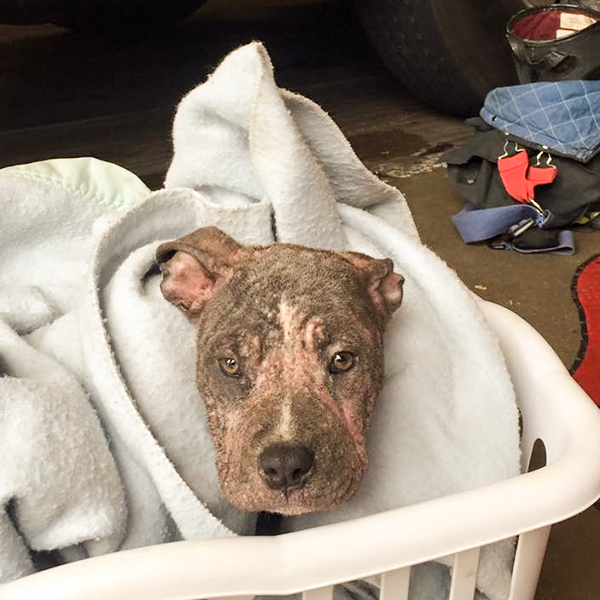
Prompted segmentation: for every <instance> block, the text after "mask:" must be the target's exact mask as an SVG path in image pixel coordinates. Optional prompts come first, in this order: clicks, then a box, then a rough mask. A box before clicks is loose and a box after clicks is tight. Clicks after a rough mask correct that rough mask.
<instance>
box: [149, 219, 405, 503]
mask: <svg viewBox="0 0 600 600" xmlns="http://www.w3.org/2000/svg"><path fill="white" fill-rule="evenodd" d="M157 258H158V262H159V265H160V268H161V271H162V273H163V281H162V284H161V289H162V292H163V295H164V296H165V298H167V300H169V301H170V302H172V303H173V304H175V305H176V306H178V307H179V308H181V309H182V310H183V311H184V312H185V313H186V314H187V315H188V317H189V318H190V319H191V321H192V322H193V323H194V325H195V326H196V327H197V330H198V346H197V384H198V388H199V390H200V393H201V395H202V397H203V399H204V401H205V403H206V407H207V415H208V420H209V426H210V430H211V433H212V436H213V439H214V443H215V447H216V455H217V469H218V472H219V478H220V482H221V486H222V489H223V492H224V493H225V495H226V497H227V498H228V499H229V501H230V502H231V503H232V504H233V505H234V506H236V507H238V508H240V509H242V510H246V511H267V512H276V513H281V514H285V515H296V514H302V513H306V512H312V511H316V510H325V509H330V508H334V507H336V506H339V505H340V504H342V503H343V502H345V501H347V500H349V499H350V498H351V497H352V495H353V494H354V493H355V492H356V490H357V488H358V486H359V484H360V481H361V479H362V476H363V474H364V471H365V468H366V463H367V456H366V447H365V446H366V433H367V429H368V425H369V420H370V416H371V413H372V410H373V405H374V402H375V399H376V397H377V395H378V393H379V392H380V390H381V386H382V380H383V353H382V334H383V330H384V327H385V324H386V323H387V321H388V320H389V318H390V316H391V314H392V313H393V311H394V310H395V309H396V308H398V306H400V302H401V300H402V283H403V278H402V277H401V276H400V275H397V274H395V273H394V272H393V271H392V266H393V265H392V261H391V260H389V259H374V258H370V257H368V256H365V255H363V254H358V253H354V252H341V253H337V252H331V251H326V250H316V249H311V248H306V247H303V246H296V245H292V244H273V245H271V246H248V247H244V246H241V245H240V244H238V243H237V242H235V241H234V240H233V239H232V238H230V237H229V236H227V235H226V234H224V233H223V232H222V231H220V230H219V229H216V228H214V227H207V228H204V229H200V230H197V231H196V232H194V233H192V234H190V235H188V236H186V237H183V238H181V239H178V240H175V241H173V242H169V243H166V244H163V245H161V246H160V247H159V248H158V251H157ZM182 418H185V415H183V416H182Z"/></svg>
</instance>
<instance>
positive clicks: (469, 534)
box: [0, 302, 600, 600]
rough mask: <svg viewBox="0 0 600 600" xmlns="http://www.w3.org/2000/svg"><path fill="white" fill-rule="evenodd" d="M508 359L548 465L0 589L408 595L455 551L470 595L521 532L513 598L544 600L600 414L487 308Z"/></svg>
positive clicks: (588, 483)
mask: <svg viewBox="0 0 600 600" xmlns="http://www.w3.org/2000/svg"><path fill="white" fill-rule="evenodd" d="M482 307H483V310H484V311H485V315H486V317H487V319H488V321H489V323H490V324H491V325H492V327H493V328H494V329H495V330H496V331H497V333H498V335H499V337H500V340H501V346H502V349H503V351H504V353H505V355H506V357H507V361H508V366H509V370H510V372H511V375H512V377H513V381H514V384H515V388H516V390H517V397H518V401H519V405H520V408H521V411H522V416H523V442H522V447H523V463H524V466H526V465H527V464H528V463H529V458H530V455H531V451H532V448H533V445H534V443H535V442H536V440H538V439H539V440H541V441H542V442H543V443H544V445H545V449H546V457H547V464H546V466H544V467H543V468H541V469H538V470H536V471H533V472H530V473H526V474H523V475H520V476H518V477H515V478H512V479H509V480H506V481H503V482H500V483H496V484H494V485H489V486H486V487H484V488H480V489H477V490H472V491H468V492H463V493H459V494H453V495H450V496H445V497H443V498H438V499H436V500H432V501H429V502H424V503H420V504H416V505H412V506H408V507H404V508H400V509H397V510H392V511H389V512H385V513H380V514H377V515H372V516H368V517H364V518H361V519H357V520H355V521H349V522H345V523H339V524H335V525H328V526H325V527H319V528H315V529H311V530H306V531H301V532H295V533H289V534H285V535H281V536H276V537H245V538H229V539H218V540H208V541H204V542H178V543H173V544H165V545H162V546H152V547H147V548H140V549H137V550H129V551H126V552H120V553H116V554H109V555H106V556H101V557H98V558H93V559H89V560H84V561H80V562H76V563H71V564H68V565H65V566H61V567H57V568H54V569H49V570H47V571H44V572H41V573H37V574H35V575H30V576H28V577H24V578H22V579H19V580H16V581H14V582H12V583H8V584H4V585H2V586H0V599H1V600H40V599H42V598H44V599H45V600H52V599H59V598H60V599H61V600H99V599H103V600H137V599H139V600H175V599H193V598H228V597H251V596H254V595H258V594H261V595H263V594H268V595H284V594H291V593H297V592H304V597H305V600H328V599H329V598H331V594H332V589H333V585H334V584H337V583H342V582H348V581H352V580H356V579H361V578H365V577H367V576H371V575H375V574H382V586H381V598H382V599H383V600H389V599H391V598H393V599H394V600H405V599H406V598H407V594H408V582H409V578H410V571H411V566H412V565H416V564H419V563H422V562H426V561H429V560H431V559H434V558H437V557H442V556H448V555H454V568H453V577H452V586H451V592H450V600H471V599H472V598H473V595H474V590H475V575H476V571H477V564H478V558H479V549H480V547H481V546H483V545H486V544H489V543H491V542H494V541H497V540H501V539H505V538H509V537H513V536H515V535H518V536H519V541H518V546H517V555H516V559H515V565H514V571H513V578H512V586H511V594H510V600H530V599H531V598H533V596H534V593H535V588H536V585H537V580H538V576H539V572H540V568H541V564H542V560H543V556H544V551H545V547H546V542H547V539H548V534H549V532H550V527H551V525H552V524H554V523H557V522H559V521H562V520H564V519H567V518H569V517H571V516H573V515H575V514H577V513H579V512H581V511H583V510H584V509H585V508H587V507H588V506H589V505H591V504H592V503H593V502H594V501H595V500H596V499H597V498H598V497H599V496H600V460H599V459H598V457H600V411H599V410H598V408H597V407H596V406H595V405H594V404H593V403H592V402H591V401H590V399H589V398H588V397H587V396H586V394H585V393H584V392H583V391H582V390H581V389H580V388H579V386H578V385H577V384H576V383H575V382H574V381H573V379H572V378H571V377H570V375H569V374H568V372H567V371H566V369H565V368H564V366H563V365H562V363H561V361H560V360H559V359H558V357H557V356H556V354H555V353H554V352H553V351H552V349H551V348H550V347H549V346H548V344H547V343H546V342H545V341H544V340H543V339H542V338H541V337H540V336H539V335H538V334H537V333H536V332H535V331H534V330H533V329H532V328H531V327H530V326H529V325H528V324H527V323H525V322H524V321H523V320H522V319H520V318H519V317H518V316H516V315H515V314H513V313H512V312H510V311H508V310H506V309H504V308H501V307H499V306H497V305H494V304H491V303H487V302H482Z"/></svg>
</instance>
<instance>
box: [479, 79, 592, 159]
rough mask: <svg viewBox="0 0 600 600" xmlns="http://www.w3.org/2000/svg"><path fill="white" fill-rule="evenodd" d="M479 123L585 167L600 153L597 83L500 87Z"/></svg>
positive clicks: (489, 100)
mask: <svg viewBox="0 0 600 600" xmlns="http://www.w3.org/2000/svg"><path fill="white" fill-rule="evenodd" d="M480 115H481V118H482V119H483V120H484V121H485V122H486V123H488V124H489V125H491V126H492V127H495V128H496V129H499V130H501V131H503V132H505V133H507V134H509V135H513V136H515V137H518V138H520V139H522V140H525V141H529V142H532V143H533V144H536V145H538V146H541V147H544V146H547V147H548V149H549V150H551V151H554V152H555V153H557V154H561V155H564V156H568V157H571V158H576V159H578V160H581V161H583V162H587V161H588V160H590V159H591V158H592V157H593V156H595V155H596V154H597V153H598V152H599V151H600V81H582V80H575V81H554V82H549V81H539V82H537V83H528V84H523V85H514V86H509V87H501V88H496V89H495V90H492V91H491V92H490V93H489V94H488V95H487V97H486V99H485V102H484V106H483V108H482V109H481V112H480Z"/></svg>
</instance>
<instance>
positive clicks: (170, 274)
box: [156, 227, 243, 319]
mask: <svg viewBox="0 0 600 600" xmlns="http://www.w3.org/2000/svg"><path fill="white" fill-rule="evenodd" d="M242 248H243V246H241V245H240V244H238V243H237V242H236V241H235V240H234V239H233V238H231V237H229V236H228V235H227V234H225V233H223V232H222V231H221V230H220V229H218V228H217V227H203V228H202V229H197V230H196V231H194V232H193V233H190V234H189V235H186V236H185V237H182V238H179V239H176V240H173V241H172V242H166V243H164V244H161V245H160V246H159V247H158V249H157V250H156V260H157V262H158V266H159V267H160V270H161V272H162V275H163V280H162V283H161V284H160V289H161V291H162V293H163V296H164V297H165V298H166V299H167V300H168V301H169V302H171V303H173V304H174V305H175V306H177V307H179V308H180V309H181V310H182V311H183V312H184V313H186V315H188V317H190V318H191V319H194V318H195V317H197V316H198V315H199V314H200V311H201V310H202V309H203V308H204V306H205V305H206V303H207V302H208V301H209V300H210V299H211V298H212V297H213V296H214V295H215V293H216V292H217V291H218V290H219V289H220V288H222V287H223V286H224V285H225V284H227V283H228V282H229V281H230V280H231V278H232V277H233V270H234V265H235V263H236V262H237V260H236V257H237V256H238V255H239V252H240V250H241V249H242Z"/></svg>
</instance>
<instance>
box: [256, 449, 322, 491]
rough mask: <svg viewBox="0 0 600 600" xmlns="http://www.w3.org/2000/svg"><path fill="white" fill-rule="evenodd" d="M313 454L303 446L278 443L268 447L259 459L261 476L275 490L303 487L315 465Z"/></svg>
mask: <svg viewBox="0 0 600 600" xmlns="http://www.w3.org/2000/svg"><path fill="white" fill-rule="evenodd" d="M314 458H315V457H314V454H313V452H312V451H311V450H310V449H309V448H307V447H306V446H304V445H302V444H297V443H294V442H276V443H273V444H270V445H269V446H267V447H266V448H265V449H264V450H263V451H262V452H261V454H260V456H259V457H258V463H259V467H260V474H261V476H262V478H263V479H264V480H265V483H266V484H267V485H268V486H269V487H270V488H271V489H274V490H282V491H284V492H286V491H287V490H291V489H295V488H300V487H302V486H303V485H304V484H305V482H306V480H307V475H308V473H309V471H310V470H311V468H312V466H313V463H314Z"/></svg>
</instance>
